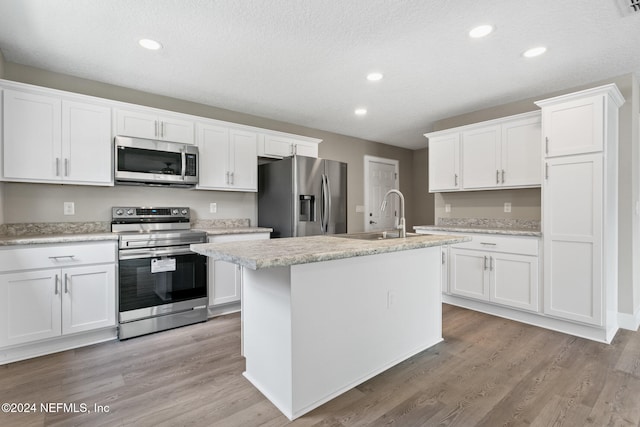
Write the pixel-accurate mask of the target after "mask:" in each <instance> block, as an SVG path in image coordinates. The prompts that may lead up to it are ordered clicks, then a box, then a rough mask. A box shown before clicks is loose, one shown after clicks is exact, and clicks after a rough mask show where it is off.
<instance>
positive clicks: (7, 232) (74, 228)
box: [0, 218, 251, 237]
mask: <svg viewBox="0 0 640 427" xmlns="http://www.w3.org/2000/svg"><path fill="white" fill-rule="evenodd" d="M250 225H251V220H250V219H249V218H229V219H197V220H195V221H193V222H192V223H191V228H199V229H211V228H238V227H249V226H250ZM110 232H111V223H110V222H108V221H93V222H21V223H16V224H0V236H9V237H15V236H29V235H43V234H45V235H48V234H83V233H110Z"/></svg>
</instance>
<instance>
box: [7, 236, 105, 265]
mask: <svg viewBox="0 0 640 427" xmlns="http://www.w3.org/2000/svg"><path fill="white" fill-rule="evenodd" d="M116 259H117V257H116V243H115V242H109V243H87V244H72V245H56V246H50V245H43V246H29V247H25V246H22V247H17V248H4V249H2V250H0V272H5V271H17V270H32V269H38V268H54V267H67V266H74V265H81V264H98V263H111V262H116Z"/></svg>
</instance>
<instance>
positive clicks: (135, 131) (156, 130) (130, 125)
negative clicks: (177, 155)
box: [116, 109, 195, 144]
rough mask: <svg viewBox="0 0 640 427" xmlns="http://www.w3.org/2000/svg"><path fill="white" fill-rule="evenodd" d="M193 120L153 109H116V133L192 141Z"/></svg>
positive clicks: (162, 139) (137, 136)
mask: <svg viewBox="0 0 640 427" xmlns="http://www.w3.org/2000/svg"><path fill="white" fill-rule="evenodd" d="M194 126H195V123H194V121H193V120H189V119H188V118H187V117H183V116H181V115H177V114H176V115H172V114H170V113H168V112H167V113H158V112H156V111H155V110H151V109H150V110H148V111H144V110H135V111H134V110H123V109H117V110H116V135H122V136H130V137H134V138H147V139H157V140H161V141H171V142H182V143H185V144H193V143H194Z"/></svg>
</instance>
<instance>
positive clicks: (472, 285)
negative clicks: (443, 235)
mask: <svg viewBox="0 0 640 427" xmlns="http://www.w3.org/2000/svg"><path fill="white" fill-rule="evenodd" d="M450 253H451V255H450V256H451V262H450V265H451V283H450V285H451V287H450V291H451V293H452V294H453V295H460V296H463V297H471V298H476V299H481V300H484V301H488V300H489V272H488V267H487V263H488V262H487V255H485V254H484V253H483V252H478V251H469V250H466V249H458V248H456V247H452V248H451V252H450Z"/></svg>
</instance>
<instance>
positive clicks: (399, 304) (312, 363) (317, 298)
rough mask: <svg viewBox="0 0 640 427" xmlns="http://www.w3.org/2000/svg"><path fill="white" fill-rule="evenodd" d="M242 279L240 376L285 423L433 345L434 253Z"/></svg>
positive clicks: (436, 338)
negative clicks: (242, 366) (242, 365)
mask: <svg viewBox="0 0 640 427" xmlns="http://www.w3.org/2000/svg"><path fill="white" fill-rule="evenodd" d="M243 280H244V282H243V287H244V289H243V298H244V302H243V303H244V307H243V321H244V334H243V335H244V336H243V339H244V353H245V357H246V360H247V365H246V372H245V376H246V377H247V378H248V379H249V380H250V381H251V382H252V383H253V384H254V385H255V386H256V387H257V388H258V389H260V390H261V391H262V393H264V394H265V395H266V396H267V397H268V398H269V399H270V400H271V401H272V402H273V403H274V404H275V405H276V406H277V407H278V408H279V409H280V410H281V411H282V412H283V413H284V414H285V415H286V416H287V417H289V418H290V419H293V418H296V417H298V416H300V415H303V414H304V413H306V412H308V411H310V410H312V409H314V408H316V407H318V406H320V405H321V404H323V403H325V402H327V401H328V400H330V399H332V398H334V397H336V396H338V395H340V394H342V393H344V392H345V391H347V390H349V389H351V388H353V387H354V386H356V385H358V384H360V383H362V382H364V381H366V380H367V379H369V378H371V377H373V376H375V375H377V374H379V373H380V372H383V371H384V370H386V369H388V368H390V367H392V366H394V365H395V364H397V363H399V362H401V361H403V360H405V359H407V358H408V357H410V356H412V355H414V354H416V353H419V352H420V351H423V350H425V349H427V348H429V347H431V346H433V345H434V344H436V343H438V342H440V341H441V340H442V333H441V330H442V312H441V310H442V309H441V293H440V285H439V284H440V247H439V246H438V247H427V248H422V249H415V250H409V251H401V252H390V253H383V254H376V255H370V256H363V257H354V258H345V259H337V260H331V261H324V262H316V263H309V264H297V265H292V266H287V267H276V268H269V269H259V270H251V269H247V268H245V269H244V277H243Z"/></svg>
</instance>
